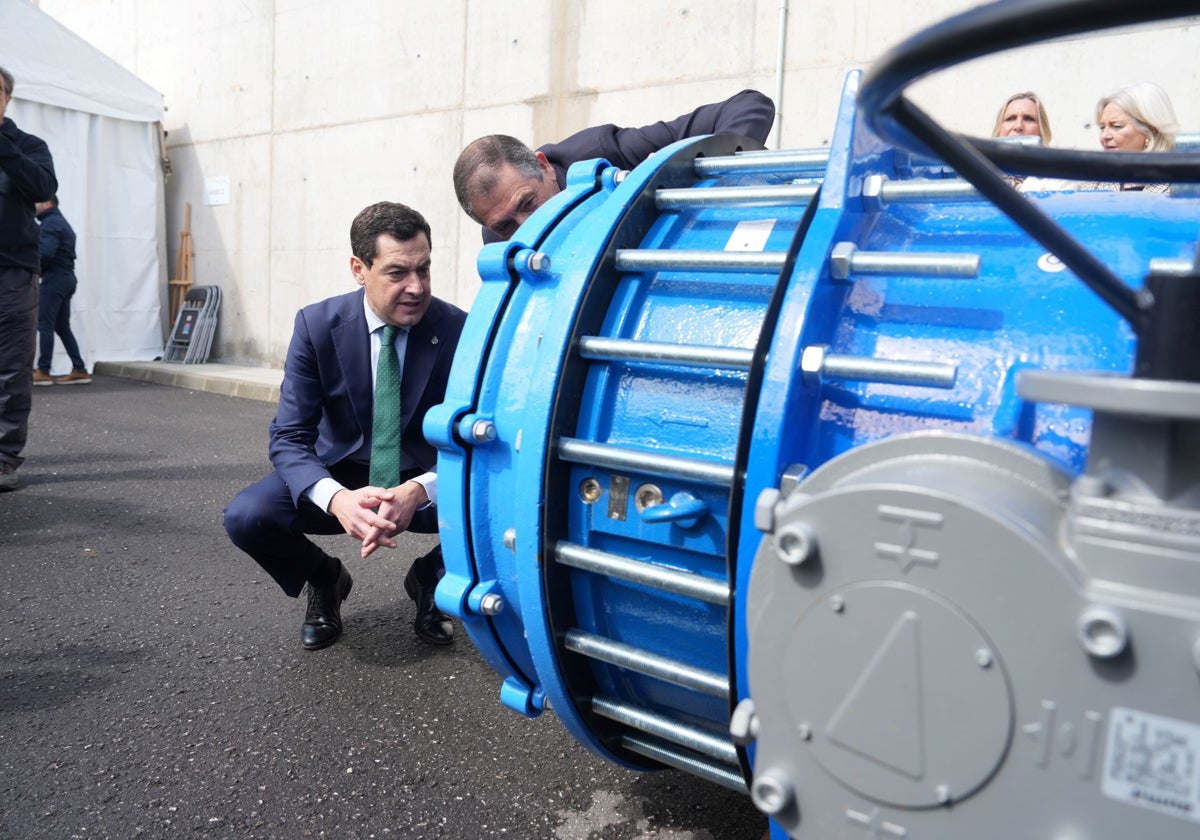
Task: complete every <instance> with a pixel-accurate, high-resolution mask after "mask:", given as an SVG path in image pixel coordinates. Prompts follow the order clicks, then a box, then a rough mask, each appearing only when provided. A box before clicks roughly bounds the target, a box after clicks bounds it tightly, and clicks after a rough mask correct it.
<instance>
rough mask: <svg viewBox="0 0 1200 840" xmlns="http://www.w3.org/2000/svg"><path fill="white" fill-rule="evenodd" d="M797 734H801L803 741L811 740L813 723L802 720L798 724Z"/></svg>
mask: <svg viewBox="0 0 1200 840" xmlns="http://www.w3.org/2000/svg"><path fill="white" fill-rule="evenodd" d="M796 734H797V735H799V736H800V740H801V741H811V740H812V725H811V724H810V723H808V722H807V721H802V722H801V723H800V724H798V725H797V726H796Z"/></svg>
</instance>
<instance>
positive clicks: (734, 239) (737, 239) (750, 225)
mask: <svg viewBox="0 0 1200 840" xmlns="http://www.w3.org/2000/svg"><path fill="white" fill-rule="evenodd" d="M774 228H775V220H774V219H756V220H753V221H742V222H738V223H737V227H735V228H734V229H733V233H731V234H730V235H729V241H728V242H726V243H725V250H726V251H761V250H763V249H764V248H766V247H767V237H769V236H770V235H771V231H772V230H773V229H774Z"/></svg>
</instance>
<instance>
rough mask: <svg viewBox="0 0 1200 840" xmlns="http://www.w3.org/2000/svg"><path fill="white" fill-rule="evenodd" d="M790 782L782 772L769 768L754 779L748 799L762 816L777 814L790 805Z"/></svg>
mask: <svg viewBox="0 0 1200 840" xmlns="http://www.w3.org/2000/svg"><path fill="white" fill-rule="evenodd" d="M794 796H795V793H794V791H793V789H792V780H791V779H789V778H788V776H787V774H786V773H784V772H783V771H782V770H779V769H776V768H771V769H770V770H767V771H765V772H763V773H759V774H758V775H756V776H755V777H754V782H753V783H752V784H751V785H750V798H751V799H752V800H754V804H755V806H756V807H757V808H758V810H760V811H762V812H763V813H764V814H771V815H774V814H778V813H780V812H781V811H783V810H784V809H785V808H787V807H788V806H789V805H791V804H792V799H793V797H794Z"/></svg>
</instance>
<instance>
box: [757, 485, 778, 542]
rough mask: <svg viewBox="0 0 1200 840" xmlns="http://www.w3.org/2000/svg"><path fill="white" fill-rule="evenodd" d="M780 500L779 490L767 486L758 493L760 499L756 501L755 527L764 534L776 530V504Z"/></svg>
mask: <svg viewBox="0 0 1200 840" xmlns="http://www.w3.org/2000/svg"><path fill="white" fill-rule="evenodd" d="M778 501H779V491H778V490H776V489H775V488H774V487H767V488H764V489H763V491H762V492H761V493H759V494H758V501H757V502H755V503H754V527H755V528H757V529H758V530H760V531H762V532H763V533H764V534H771V533H774V531H775V505H776V503H777V502H778Z"/></svg>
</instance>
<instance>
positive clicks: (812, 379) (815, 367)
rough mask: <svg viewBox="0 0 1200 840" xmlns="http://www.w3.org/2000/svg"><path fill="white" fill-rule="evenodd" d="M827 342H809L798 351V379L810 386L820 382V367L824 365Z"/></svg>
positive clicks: (827, 347)
mask: <svg viewBox="0 0 1200 840" xmlns="http://www.w3.org/2000/svg"><path fill="white" fill-rule="evenodd" d="M828 350H829V345H827V344H810V345H808V346H807V347H805V348H804V350H803V352H801V353H800V380H801V381H802V382H803V383H804V384H805V385H807V386H808V387H810V388H815V387H817V386H818V385H820V384H821V369H822V368H824V367H825V353H826V352H827V351H828Z"/></svg>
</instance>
